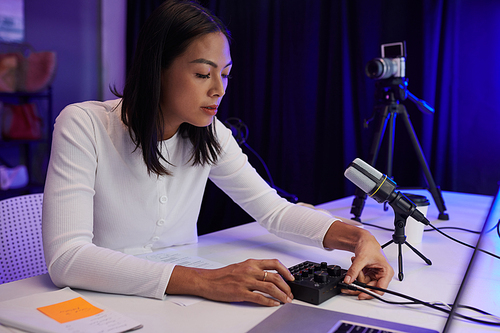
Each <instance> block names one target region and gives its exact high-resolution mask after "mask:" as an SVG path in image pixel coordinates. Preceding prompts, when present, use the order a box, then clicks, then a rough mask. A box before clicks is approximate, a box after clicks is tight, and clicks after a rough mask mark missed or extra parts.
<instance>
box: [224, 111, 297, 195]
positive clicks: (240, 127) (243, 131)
mask: <svg viewBox="0 0 500 333" xmlns="http://www.w3.org/2000/svg"><path fill="white" fill-rule="evenodd" d="M224 125H226V127H227V128H229V129H230V130H231V132H232V133H233V136H234V138H235V139H236V142H238V145H240V146H244V147H245V148H246V149H248V150H249V151H250V152H251V153H252V154H253V155H254V156H255V157H257V159H258V160H259V162H260V163H261V164H262V167H263V168H264V170H265V171H266V174H267V179H268V180H269V181H268V183H269V186H271V187H272V188H274V189H275V190H276V191H277V192H278V193H279V195H280V196H282V197H284V198H286V199H288V200H289V201H290V202H293V203H297V202H298V201H299V198H297V196H296V195H294V194H291V193H288V192H286V191H285V190H283V189H281V188H279V187H277V186H276V185H275V184H274V180H273V177H272V176H271V172H269V168H268V167H267V164H266V162H264V159H263V158H262V157H261V156H260V155H259V154H258V153H257V152H256V151H255V150H254V149H253V148H252V147H250V146H249V145H248V143H247V139H248V126H247V125H246V124H245V123H244V122H243V121H241V119H239V118H234V117H231V118H227V119H226V121H225V122H224Z"/></svg>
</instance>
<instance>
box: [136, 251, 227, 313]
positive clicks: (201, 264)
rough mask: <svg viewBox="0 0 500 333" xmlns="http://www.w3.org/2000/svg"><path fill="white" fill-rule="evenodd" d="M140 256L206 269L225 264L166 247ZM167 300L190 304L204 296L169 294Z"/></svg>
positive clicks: (181, 304) (182, 304)
mask: <svg viewBox="0 0 500 333" xmlns="http://www.w3.org/2000/svg"><path fill="white" fill-rule="evenodd" d="M138 257H142V258H145V259H148V260H151V261H156V262H167V263H171V264H176V265H179V266H185V267H196V268H205V269H215V268H221V267H224V266H225V265H222V264H220V263H218V262H215V261H210V260H206V259H203V258H200V257H196V256H187V255H184V254H182V253H179V252H178V251H176V250H175V249H172V248H166V249H163V250H160V251H158V252H154V253H148V254H141V255H138ZM166 300H167V301H170V302H172V303H175V304H177V305H180V306H188V305H192V304H195V303H198V302H200V301H202V300H203V298H200V297H197V296H185V295H184V296H172V295H168V296H167V298H166Z"/></svg>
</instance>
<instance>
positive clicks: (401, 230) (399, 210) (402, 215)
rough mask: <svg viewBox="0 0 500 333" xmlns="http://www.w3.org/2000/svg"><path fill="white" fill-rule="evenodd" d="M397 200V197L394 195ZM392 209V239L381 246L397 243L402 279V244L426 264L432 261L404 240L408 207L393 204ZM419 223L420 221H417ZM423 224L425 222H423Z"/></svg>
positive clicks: (400, 278)
mask: <svg viewBox="0 0 500 333" xmlns="http://www.w3.org/2000/svg"><path fill="white" fill-rule="evenodd" d="M401 195H402V194H401V193H398V196H401ZM396 200H397V197H396ZM393 209H394V234H393V235H392V240H390V241H388V242H387V243H385V244H384V245H382V248H385V247H387V246H389V245H390V244H392V243H395V244H397V245H398V270H399V272H398V279H399V281H403V278H404V274H403V251H402V246H403V245H406V246H408V247H409V248H410V249H411V250H412V251H413V252H414V253H415V254H416V255H418V256H419V257H420V258H421V259H422V260H423V261H425V263H426V264H427V265H432V261H430V260H429V259H428V258H427V257H425V256H424V255H423V254H422V253H420V251H418V250H417V249H416V248H414V247H413V246H412V245H411V244H410V243H408V241H407V240H406V235H405V226H406V219H407V218H408V216H409V214H408V209H405V208H403V207H400V206H398V205H394V206H393ZM418 223H421V222H418ZM424 224H425V223H424Z"/></svg>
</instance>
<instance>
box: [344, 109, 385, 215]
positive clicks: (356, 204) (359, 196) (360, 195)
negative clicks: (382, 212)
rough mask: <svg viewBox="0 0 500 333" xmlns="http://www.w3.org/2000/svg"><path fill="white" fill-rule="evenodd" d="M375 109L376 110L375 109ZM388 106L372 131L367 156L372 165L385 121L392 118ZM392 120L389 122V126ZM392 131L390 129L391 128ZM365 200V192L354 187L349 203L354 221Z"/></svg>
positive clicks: (382, 134) (360, 211)
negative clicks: (352, 196) (373, 131)
mask: <svg viewBox="0 0 500 333" xmlns="http://www.w3.org/2000/svg"><path fill="white" fill-rule="evenodd" d="M375 111H377V110H375ZM391 111H392V110H391V109H390V106H385V107H384V109H383V111H382V112H381V116H380V118H379V123H378V129H377V130H376V132H375V133H374V137H373V141H372V146H371V148H370V155H369V158H368V161H367V162H368V163H370V165H374V164H375V162H376V161H377V156H378V153H379V150H380V145H381V144H382V139H383V137H384V133H385V129H386V127H387V122H388V121H389V119H393V115H392V113H391ZM392 125H393V122H392V123H391V126H392ZM391 131H392V130H391ZM365 201H366V193H365V192H363V190H361V189H359V188H356V191H355V193H354V199H353V201H352V205H351V214H352V215H354V217H353V218H352V219H353V220H355V221H358V222H361V218H360V216H361V213H362V212H363V208H364V207H365Z"/></svg>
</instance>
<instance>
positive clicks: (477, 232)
mask: <svg viewBox="0 0 500 333" xmlns="http://www.w3.org/2000/svg"><path fill="white" fill-rule="evenodd" d="M361 223H362V224H363V225H366V226H370V227H374V228H378V229H381V230H386V231H394V229H391V228H386V227H381V226H379V225H376V224H371V223H365V222H361ZM429 226H430V227H431V228H432V229H426V230H424V231H427V232H429V231H437V232H439V233H440V234H441V235H443V236H445V237H446V238H448V239H450V240H452V241H454V242H457V243H459V244H461V245H463V246H466V247H469V248H471V249H474V248H475V247H474V246H472V245H470V244H467V243H465V242H462V241H461V240H458V239H456V238H454V237H451V236H450V235H448V234H446V233H444V232H442V231H441V230H443V229H455V230H461V231H466V232H470V233H474V234H480V233H481V232H480V231H474V230H470V229H465V228H459V227H440V228H437V227H435V226H434V225H432V223H429ZM494 229H496V231H497V234H498V237H500V220H499V221H498V223H497V224H496V225H495V226H494V227H493V228H492V229H490V230H489V231H488V232H491V231H493V230H494ZM478 251H481V252H483V253H485V254H487V255H490V256H492V257H494V258H496V259H500V256H499V255H497V254H494V253H491V252H489V251H486V250H483V249H478Z"/></svg>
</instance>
